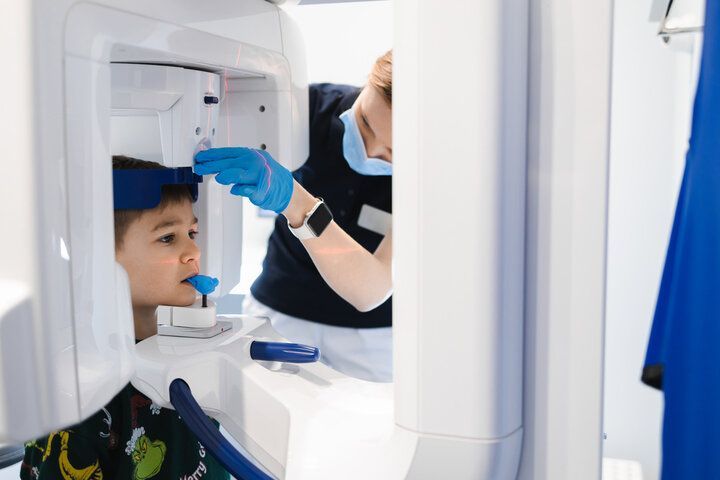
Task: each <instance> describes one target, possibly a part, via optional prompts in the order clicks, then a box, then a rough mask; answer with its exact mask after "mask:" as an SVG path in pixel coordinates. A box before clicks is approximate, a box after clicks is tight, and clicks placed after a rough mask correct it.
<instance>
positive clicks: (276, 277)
mask: <svg viewBox="0 0 720 480" xmlns="http://www.w3.org/2000/svg"><path fill="white" fill-rule="evenodd" d="M309 94H310V95H309V96H310V108H309V111H310V156H309V157H308V159H307V162H305V164H304V165H303V166H302V167H300V168H299V169H297V170H296V171H295V172H293V177H295V180H297V181H298V183H300V184H301V185H302V186H303V187H305V189H306V190H307V191H308V192H310V193H311V194H312V195H314V196H316V197H322V198H323V199H324V200H325V202H326V203H327V205H328V207H330V210H331V211H332V213H333V217H334V218H335V222H336V223H337V224H338V225H339V226H340V227H341V228H342V229H343V230H345V232H347V233H348V235H350V236H351V237H352V238H354V239H355V241H357V242H358V243H359V244H360V245H362V246H363V247H365V248H366V249H367V250H368V251H370V252H374V251H375V249H376V248H377V247H378V245H379V244H380V242H381V241H382V239H383V236H382V235H380V234H378V233H376V232H373V231H371V230H367V229H365V228H363V227H360V226H359V225H358V216H359V215H360V210H361V209H362V206H363V205H366V204H367V205H370V206H372V207H375V208H378V209H380V210H383V211H385V212H388V213H392V191H391V186H392V177H390V176H367V175H360V174H358V173H356V172H355V171H354V170H352V169H351V168H350V167H349V166H348V164H347V161H346V160H345V158H344V157H343V149H342V138H343V133H344V132H345V127H344V125H343V123H342V121H341V120H340V119H339V118H338V117H339V116H340V114H341V113H343V112H344V111H345V110H348V109H349V108H350V107H351V106H352V104H353V103H354V102H355V99H356V98H357V97H358V95H359V94H360V89H359V88H357V87H352V86H348V85H333V84H328V83H322V84H316V85H310V87H309ZM250 291H251V292H252V294H253V296H254V297H255V298H256V299H258V300H259V301H260V302H262V303H263V304H265V305H267V306H268V307H270V308H273V309H275V310H277V311H279V312H281V313H284V314H286V315H291V316H294V317H298V318H302V319H305V320H310V321H313V322H317V323H323V324H327V325H336V326H341V327H352V328H377V327H389V326H391V325H392V298H390V299H388V300H387V301H386V302H384V303H383V304H382V305H380V306H379V307H377V308H375V309H374V310H371V311H369V312H365V313H362V312H359V311H357V310H356V309H355V308H354V307H353V306H352V305H350V304H349V303H348V302H346V301H345V300H343V299H342V298H341V297H340V296H339V295H338V294H337V293H335V292H334V291H333V290H332V289H331V288H330V287H329V286H328V285H327V283H325V280H323V278H322V277H321V276H320V273H319V272H318V271H317V268H315V265H314V264H313V262H312V260H311V259H310V255H308V253H307V251H306V250H305V248H304V247H303V246H302V244H301V243H300V240H298V239H297V238H295V236H294V235H293V234H292V233H290V230H289V229H288V226H287V220H286V219H285V217H284V216H282V215H278V217H277V219H276V220H275V230H274V231H273V233H272V235H271V236H270V239H269V241H268V248H267V254H266V256H265V260H264V261H263V271H262V273H261V274H260V276H259V277H258V278H257V279H256V280H255V282H254V283H253V285H252V287H251V288H250Z"/></svg>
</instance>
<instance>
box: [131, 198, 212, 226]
mask: <svg viewBox="0 0 720 480" xmlns="http://www.w3.org/2000/svg"><path fill="white" fill-rule="evenodd" d="M141 221H142V223H143V224H144V225H143V226H144V227H146V228H151V229H152V230H156V229H158V228H161V227H163V226H170V225H175V224H180V225H193V224H195V223H197V222H198V219H197V217H196V216H195V213H194V212H193V208H192V203H191V202H190V200H183V201H181V202H172V203H169V204H167V205H163V206H161V207H155V208H153V209H150V210H146V211H145V212H144V215H143V216H142V217H141Z"/></svg>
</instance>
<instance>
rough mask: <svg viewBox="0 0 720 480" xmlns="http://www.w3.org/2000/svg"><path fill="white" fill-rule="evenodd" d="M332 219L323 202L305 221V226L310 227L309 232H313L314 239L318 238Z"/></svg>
mask: <svg viewBox="0 0 720 480" xmlns="http://www.w3.org/2000/svg"><path fill="white" fill-rule="evenodd" d="M332 219H333V216H332V213H330V209H329V208H328V206H327V205H325V203H324V202H323V203H321V204H320V206H319V207H318V208H317V209H315V211H314V212H313V214H312V215H310V217H309V218H308V219H307V226H308V227H310V230H312V231H313V233H314V234H315V236H316V237H319V236H320V235H321V234H322V232H323V230H325V228H326V227H327V226H328V225H329V224H330V222H331V221H332Z"/></svg>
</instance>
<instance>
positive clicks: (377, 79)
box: [368, 50, 392, 107]
mask: <svg viewBox="0 0 720 480" xmlns="http://www.w3.org/2000/svg"><path fill="white" fill-rule="evenodd" d="M368 85H371V86H373V87H375V88H376V89H377V91H378V92H380V93H381V94H382V96H383V98H384V99H385V101H386V102H387V104H388V106H390V107H392V50H388V51H387V52H385V54H384V55H383V56H381V57H380V58H378V59H377V60H376V61H375V65H373V68H372V71H371V72H370V76H369V77H368Z"/></svg>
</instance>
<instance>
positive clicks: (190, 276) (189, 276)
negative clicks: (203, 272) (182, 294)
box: [180, 272, 199, 286]
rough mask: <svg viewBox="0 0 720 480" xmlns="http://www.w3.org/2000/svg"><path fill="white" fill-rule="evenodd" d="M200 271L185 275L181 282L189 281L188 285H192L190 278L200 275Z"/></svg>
mask: <svg viewBox="0 0 720 480" xmlns="http://www.w3.org/2000/svg"><path fill="white" fill-rule="evenodd" d="M198 273H199V272H194V273H191V274H190V275H188V276H187V277H185V278H184V279H183V280H182V281H181V282H180V283H187V284H188V285H190V283H188V279H190V278H192V277H194V276H196V275H198ZM191 286H192V285H191Z"/></svg>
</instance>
